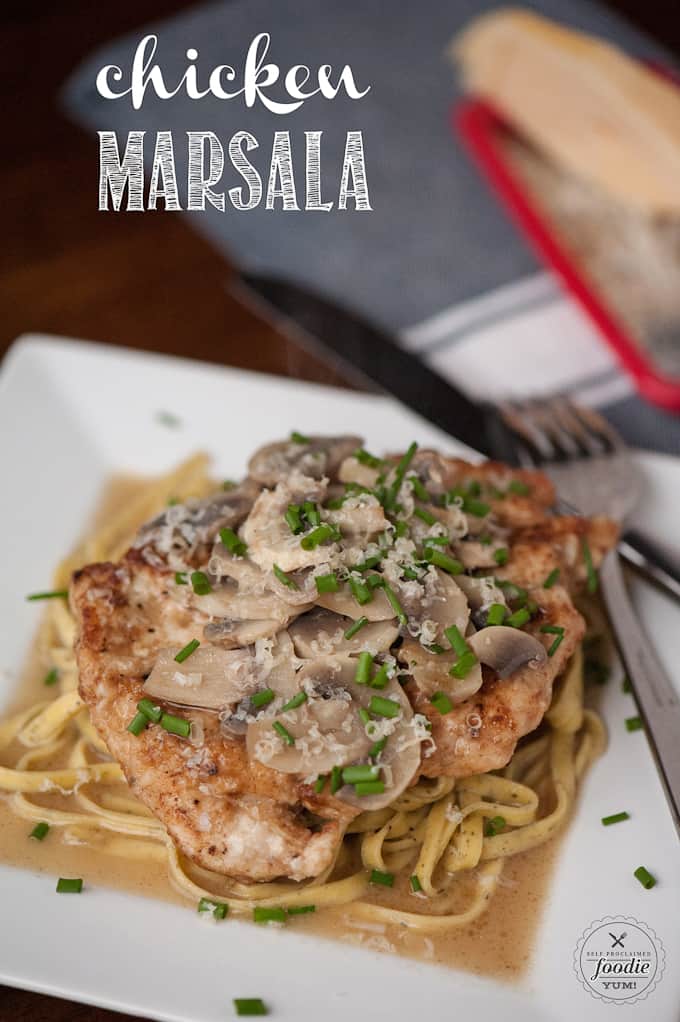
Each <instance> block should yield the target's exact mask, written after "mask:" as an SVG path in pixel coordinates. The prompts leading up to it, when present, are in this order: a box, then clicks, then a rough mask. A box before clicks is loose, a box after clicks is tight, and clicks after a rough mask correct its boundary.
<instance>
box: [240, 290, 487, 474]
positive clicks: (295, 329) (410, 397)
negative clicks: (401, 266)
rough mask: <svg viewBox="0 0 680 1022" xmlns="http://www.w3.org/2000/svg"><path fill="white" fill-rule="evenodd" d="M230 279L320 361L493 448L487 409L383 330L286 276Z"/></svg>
mask: <svg viewBox="0 0 680 1022" xmlns="http://www.w3.org/2000/svg"><path fill="white" fill-rule="evenodd" d="M236 280H237V282H238V283H237V285H236V287H233V286H232V288H231V290H232V291H233V292H234V293H235V295H236V297H240V298H241V299H245V300H246V302H247V304H250V305H251V306H253V307H254V308H255V309H256V310H257V311H259V312H261V313H263V314H264V315H265V316H266V318H268V319H269V320H270V321H272V322H273V323H274V325H276V326H277V327H278V328H279V329H281V330H283V332H284V333H286V334H287V335H289V336H290V337H291V339H292V340H294V341H296V342H297V343H299V344H301V345H302V346H303V347H305V348H306V349H307V350H308V351H310V352H311V353H313V354H317V355H320V356H321V357H322V358H323V360H324V361H326V362H328V361H329V355H330V356H331V357H332V361H333V363H334V364H335V367H336V368H338V369H340V370H341V371H342V373H343V375H345V376H347V377H349V378H351V379H353V380H354V381H357V382H359V383H361V384H364V385H365V383H366V381H370V382H371V383H372V384H375V385H377V386H378V387H379V389H380V390H383V391H385V392H386V393H387V394H390V395H391V396H392V397H395V398H397V400H399V401H401V402H402V403H403V404H405V405H407V406H408V407H409V408H411V409H412V410H413V411H415V412H417V413H418V414H419V415H421V416H423V418H425V419H427V420H428V421H429V422H432V423H434V425H435V426H438V427H439V429H441V430H443V431H444V432H445V433H448V434H449V435H450V436H453V437H456V439H458V440H460V441H462V443H464V444H467V446H468V447H472V448H473V449H474V450H476V451H479V452H480V453H481V454H484V455H486V456H490V455H491V453H492V451H496V452H497V451H498V445H499V443H501V442H502V438H501V436H500V432H501V431H500V429H499V428H498V426H497V424H496V413H495V411H494V409H493V408H491V407H487V406H485V405H483V404H479V403H477V402H474V401H471V400H470V398H469V397H467V396H466V395H465V394H464V393H463V392H462V391H461V390H459V389H458V388H457V387H455V386H454V385H453V384H451V383H449V382H448V381H447V380H445V379H444V378H443V377H441V376H439V375H438V373H435V372H434V371H433V370H432V369H430V367H429V366H428V365H426V364H425V362H423V361H422V360H421V359H419V358H417V357H416V356H415V355H412V354H410V352H408V351H406V350H405V349H404V348H402V347H401V346H400V345H399V344H397V343H396V341H395V340H393V338H392V337H391V336H390V334H389V333H388V332H387V331H385V330H381V329H380V328H379V327H377V326H376V325H375V324H373V323H369V322H368V321H367V320H365V319H363V318H361V317H360V316H357V315H356V314H355V313H354V312H350V311H349V310H346V309H343V308H342V307H341V306H339V305H337V304H336V303H335V302H334V301H330V300H329V299H326V298H324V297H322V296H321V295H319V294H317V293H316V292H314V291H310V290H308V289H307V288H306V287H305V288H301V287H299V286H298V285H297V284H295V283H293V282H292V281H288V280H284V279H282V278H277V277H269V276H263V275H260V274H253V273H239V274H237V277H236ZM497 434H498V435H497ZM506 460H507V459H506Z"/></svg>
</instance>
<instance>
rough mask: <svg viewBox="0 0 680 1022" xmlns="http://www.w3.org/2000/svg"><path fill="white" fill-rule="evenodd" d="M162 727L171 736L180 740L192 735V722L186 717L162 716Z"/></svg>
mask: <svg viewBox="0 0 680 1022" xmlns="http://www.w3.org/2000/svg"><path fill="white" fill-rule="evenodd" d="M160 725H161V727H162V728H163V729H164V730H165V731H167V732H168V733H169V734H171V735H178V736H179V737H180V738H188V737H189V735H190V734H191V721H190V720H187V719H186V717H176V716H175V714H174V713H163V714H161V719H160Z"/></svg>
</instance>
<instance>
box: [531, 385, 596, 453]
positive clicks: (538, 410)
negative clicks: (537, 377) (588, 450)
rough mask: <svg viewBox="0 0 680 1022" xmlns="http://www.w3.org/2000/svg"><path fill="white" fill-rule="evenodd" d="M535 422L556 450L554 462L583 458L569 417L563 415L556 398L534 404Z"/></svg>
mask: <svg viewBox="0 0 680 1022" xmlns="http://www.w3.org/2000/svg"><path fill="white" fill-rule="evenodd" d="M533 414H534V421H535V422H536V423H537V426H538V428H542V429H543V431H544V432H545V433H546V434H547V436H548V437H549V439H550V441H551V442H552V444H553V447H554V449H555V452H556V453H555V455H554V456H553V459H552V460H554V461H572V460H573V459H574V458H578V457H581V456H582V455H583V453H584V451H583V450H582V448H581V445H580V444H579V443H578V437H577V436H576V435H575V432H574V429H573V428H572V424H571V423H570V422H569V418H568V416H565V415H564V414H562V413H561V409H560V407H559V403H558V400H557V399H554V398H547V399H546V398H543V399H541V400H536V401H534V402H533Z"/></svg>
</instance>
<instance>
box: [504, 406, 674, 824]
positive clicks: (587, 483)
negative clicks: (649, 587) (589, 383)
mask: <svg viewBox="0 0 680 1022" xmlns="http://www.w3.org/2000/svg"><path fill="white" fill-rule="evenodd" d="M497 410H498V413H499V417H500V421H501V422H502V426H503V429H502V430H501V432H500V434H499V436H498V441H499V451H498V453H499V455H500V456H502V457H504V458H506V459H507V458H508V455H510V460H513V461H515V462H518V463H519V464H520V465H522V466H524V467H527V468H540V469H541V470H542V471H544V472H545V473H546V474H547V475H548V476H549V477H550V478H551V479H552V480H553V482H554V483H555V486H556V489H557V492H558V494H559V498H560V499H559V502H558V510H560V511H567V512H572V513H574V512H575V513H584V514H588V515H594V514H604V515H608V516H609V517H611V518H615V519H616V520H617V521H619V522H623V521H624V520H625V518H626V516H627V515H628V514H629V513H630V512H631V511H632V509H633V508H634V506H635V504H636V503H637V500H638V497H639V496H640V490H641V481H640V478H639V474H638V471H637V469H636V467H635V465H634V464H633V462H632V460H631V458H630V457H629V455H628V452H627V450H626V447H625V445H624V443H623V441H622V440H621V438H620V437H619V436H618V434H617V433H616V431H615V430H614V429H612V427H611V426H610V425H609V423H607V422H605V420H604V419H603V418H602V417H601V416H600V415H598V414H597V412H594V411H592V410H591V409H587V408H582V407H580V406H578V405H575V404H574V403H573V402H571V401H569V400H568V399H566V398H555V399H551V400H532V401H525V402H505V403H504V404H502V405H500V406H499V407H498V409H497ZM651 550H653V554H654V563H652V562H651V561H650V560H649V559H648V554H649V552H650V551H651ZM618 555H621V556H623V557H626V559H627V560H629V561H630V562H631V563H632V564H634V565H635V566H639V567H644V569H645V574H648V575H651V576H652V577H654V578H655V579H656V580H657V581H659V582H660V583H661V584H663V585H664V587H665V588H666V589H668V590H669V591H670V592H671V593H672V594H674V595H676V596H677V595H680V573H679V572H678V571H677V566H675V565H673V562H672V560H671V559H670V557H669V556H668V555H666V554H664V553H663V552H662V551H659V550H657V549H656V547H655V545H654V544H652V543H651V541H650V540H648V539H646V537H644V536H642V535H641V534H640V533H637V532H633V531H632V530H631V531H628V532H625V533H624V534H623V539H622V541H621V543H620V544H619V547H618V551H615V550H614V551H612V552H611V553H610V554H608V555H607V557H606V558H605V560H604V562H603V564H602V567H601V569H600V584H601V588H602V595H603V597H604V602H605V605H606V607H607V612H608V615H609V619H610V622H611V624H612V629H613V632H614V634H615V636H616V641H617V645H618V647H619V650H620V653H621V656H622V659H623V662H624V664H625V666H626V670H627V672H628V677H629V678H630V681H631V685H632V687H633V692H634V694H635V698H636V701H637V705H638V707H639V710H640V713H641V716H642V718H643V720H644V724H645V729H646V732H647V738H648V740H649V743H650V746H651V748H652V752H653V754H654V757H655V759H656V764H657V767H658V770H659V774H660V776H661V780H662V782H663V785H664V788H665V791H666V796H667V798H668V802H669V805H670V808H671V812H672V814H673V819H674V821H675V825H676V827H677V829H678V832H679V833H680V741H679V740H678V738H679V737H680V698H679V697H678V694H677V692H676V690H675V689H674V687H673V685H672V683H671V681H670V679H669V677H668V675H667V674H666V672H665V670H664V668H663V666H662V664H661V662H660V661H659V658H658V657H657V655H656V653H655V652H654V650H653V648H652V647H651V645H650V643H649V640H648V639H647V636H646V635H645V633H644V631H643V630H642V627H641V625H640V622H639V620H638V617H637V615H636V613H635V611H634V610H633V607H632V605H631V602H630V599H629V597H628V592H627V589H626V585H625V582H624V577H623V572H622V570H621V561H620V559H619V556H618ZM660 555H661V557H660Z"/></svg>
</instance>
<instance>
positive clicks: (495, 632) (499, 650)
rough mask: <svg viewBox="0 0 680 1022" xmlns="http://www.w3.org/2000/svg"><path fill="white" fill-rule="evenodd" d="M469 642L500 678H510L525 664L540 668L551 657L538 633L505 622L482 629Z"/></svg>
mask: <svg viewBox="0 0 680 1022" xmlns="http://www.w3.org/2000/svg"><path fill="white" fill-rule="evenodd" d="M467 642H468V645H469V647H470V649H471V650H472V652H473V653H474V654H475V656H476V657H477V659H478V660H479V661H480V662H481V663H483V664H487V665H488V666H489V667H491V668H492V669H493V670H494V671H495V672H496V674H497V675H498V677H499V678H508V677H509V676H510V675H511V674H514V673H515V671H518V670H519V669H520V668H521V667H527V666H529V667H540V666H541V664H544V663H545V661H546V660H547V658H548V654H547V653H546V650H545V646H544V645H543V643H541V642H539V641H538V639H537V638H536V637H535V636H533V635H530V634H529V632H522V631H520V629H519V628H508V627H507V626H505V625H491V626H490V627H489V628H482V629H481V631H479V632H476V634H475V635H471V636H470V637H469V638H468V640H467Z"/></svg>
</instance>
